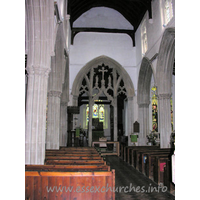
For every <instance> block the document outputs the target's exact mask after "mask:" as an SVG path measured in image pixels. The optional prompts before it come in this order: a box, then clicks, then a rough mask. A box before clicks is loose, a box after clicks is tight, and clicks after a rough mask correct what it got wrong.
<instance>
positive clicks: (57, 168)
mask: <svg viewBox="0 0 200 200" xmlns="http://www.w3.org/2000/svg"><path fill="white" fill-rule="evenodd" d="M25 171H38V172H40V171H51V172H73V171H75V172H83V171H89V172H90V171H110V166H108V165H25Z"/></svg>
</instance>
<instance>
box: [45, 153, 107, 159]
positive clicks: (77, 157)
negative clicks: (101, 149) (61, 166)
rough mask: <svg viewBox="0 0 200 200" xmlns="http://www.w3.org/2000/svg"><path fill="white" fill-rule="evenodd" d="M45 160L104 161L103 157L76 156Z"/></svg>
mask: <svg viewBox="0 0 200 200" xmlns="http://www.w3.org/2000/svg"><path fill="white" fill-rule="evenodd" d="M45 160H103V158H102V157H101V156H90V155H89V156H80V155H79V156H75V155H73V154H72V155H71V156H68V155H60V156H46V159H45Z"/></svg>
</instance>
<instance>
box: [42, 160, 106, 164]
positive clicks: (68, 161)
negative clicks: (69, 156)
mask: <svg viewBox="0 0 200 200" xmlns="http://www.w3.org/2000/svg"><path fill="white" fill-rule="evenodd" d="M45 164H46V165H106V162H105V161H103V160H46V162H45Z"/></svg>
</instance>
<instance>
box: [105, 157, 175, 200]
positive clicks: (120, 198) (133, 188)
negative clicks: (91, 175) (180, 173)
mask: <svg viewBox="0 0 200 200" xmlns="http://www.w3.org/2000/svg"><path fill="white" fill-rule="evenodd" d="M105 160H106V161H107V163H108V164H109V165H110V166H111V169H115V190H116V192H115V199H116V200H129V199H134V200H139V199H141V200H146V199H148V200H149V199H150V200H151V199H152V200H153V199H154V200H157V199H158V200H159V199H161V200H162V199H163V200H164V199H166V200H168V199H175V197H174V196H173V195H172V194H170V193H169V192H166V187H164V188H161V186H160V187H159V186H158V185H157V184H156V183H154V182H153V181H152V180H150V179H148V178H147V177H145V176H144V175H143V174H142V173H140V172H138V171H137V170H136V169H134V168H133V167H132V166H130V165H129V164H127V163H126V162H124V161H123V160H122V159H120V158H119V157H117V156H106V157H105ZM123 187H124V188H123ZM117 189H118V191H117Z"/></svg>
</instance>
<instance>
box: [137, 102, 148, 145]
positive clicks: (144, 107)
mask: <svg viewBox="0 0 200 200" xmlns="http://www.w3.org/2000/svg"><path fill="white" fill-rule="evenodd" d="M139 123H140V133H139V138H138V145H139V146H145V145H147V144H146V143H147V138H146V136H147V134H149V103H142V104H139Z"/></svg>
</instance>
